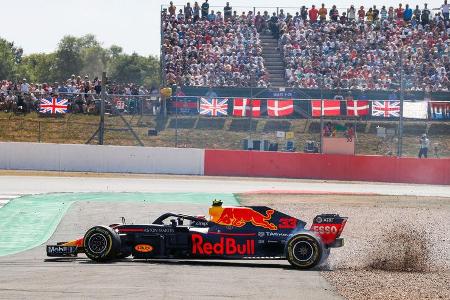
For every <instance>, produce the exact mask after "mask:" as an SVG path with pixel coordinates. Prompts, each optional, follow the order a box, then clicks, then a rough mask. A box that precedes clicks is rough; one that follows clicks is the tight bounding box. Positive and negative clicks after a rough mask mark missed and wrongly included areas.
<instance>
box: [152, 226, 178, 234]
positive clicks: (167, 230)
mask: <svg viewBox="0 0 450 300" xmlns="http://www.w3.org/2000/svg"><path fill="white" fill-rule="evenodd" d="M144 232H151V233H174V232H175V229H173V228H166V227H161V228H153V227H150V228H145V229H144Z"/></svg>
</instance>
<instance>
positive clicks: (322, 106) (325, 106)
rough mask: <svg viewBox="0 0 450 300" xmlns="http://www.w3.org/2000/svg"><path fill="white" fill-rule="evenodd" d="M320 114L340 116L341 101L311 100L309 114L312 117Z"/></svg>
mask: <svg viewBox="0 0 450 300" xmlns="http://www.w3.org/2000/svg"><path fill="white" fill-rule="evenodd" d="M321 112H322V116H340V115H341V101H339V100H325V99H324V100H323V101H322V100H311V115H312V116H313V117H320V113H321Z"/></svg>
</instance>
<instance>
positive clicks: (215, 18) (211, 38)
mask: <svg viewBox="0 0 450 300" xmlns="http://www.w3.org/2000/svg"><path fill="white" fill-rule="evenodd" d="M227 7H229V6H228V5H227ZM161 18H162V39H163V40H162V54H163V57H162V59H163V62H164V73H165V79H166V83H167V84H174V83H177V84H180V85H184V86H237V87H240V86H249V85H253V86H255V85H256V86H259V87H265V86H267V85H268V80H267V79H268V77H267V72H266V70H265V68H264V61H263V58H262V56H261V52H262V48H261V43H260V40H259V35H258V32H257V30H256V27H255V26H254V17H253V15H252V14H248V15H245V14H244V15H242V16H241V17H236V15H234V16H233V15H231V7H229V9H227V8H225V12H224V15H222V13H221V12H217V13H215V12H214V10H209V4H208V2H207V0H206V1H205V2H204V3H203V4H202V6H201V7H199V5H198V3H197V2H195V3H194V6H192V7H191V5H190V3H187V4H186V6H185V7H184V9H183V10H182V9H180V10H179V11H178V14H177V12H176V7H175V6H174V5H173V3H172V2H171V4H170V6H169V8H168V10H164V11H163V12H162V16H161Z"/></svg>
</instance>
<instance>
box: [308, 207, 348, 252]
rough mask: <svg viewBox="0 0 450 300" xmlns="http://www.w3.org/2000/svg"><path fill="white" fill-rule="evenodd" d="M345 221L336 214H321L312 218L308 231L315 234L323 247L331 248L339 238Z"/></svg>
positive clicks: (345, 218) (344, 218)
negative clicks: (319, 238)
mask: <svg viewBox="0 0 450 300" xmlns="http://www.w3.org/2000/svg"><path fill="white" fill-rule="evenodd" d="M347 219H348V218H347V217H341V216H339V215H337V214H321V215H318V216H316V217H315V218H314V220H313V224H312V225H311V229H310V230H312V231H314V232H316V233H317V234H318V235H319V236H320V237H321V239H322V242H323V243H324V244H325V245H327V246H331V245H333V244H334V243H335V241H336V239H338V238H339V237H340V235H341V233H342V231H343V230H344V227H345V224H346V223H347Z"/></svg>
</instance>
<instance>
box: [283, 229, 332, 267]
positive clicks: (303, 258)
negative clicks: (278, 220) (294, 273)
mask: <svg viewBox="0 0 450 300" xmlns="http://www.w3.org/2000/svg"><path fill="white" fill-rule="evenodd" d="M323 254H324V251H323V245H322V243H321V242H320V241H319V240H318V239H317V238H315V237H314V236H313V235H309V234H297V235H294V236H293V237H292V238H291V239H290V240H289V241H288V242H287V245H286V257H287V260H288V261H289V263H290V264H291V265H292V266H294V267H295V268H297V269H311V268H313V267H315V266H317V265H318V264H319V263H320V262H321V260H322V256H323Z"/></svg>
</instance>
